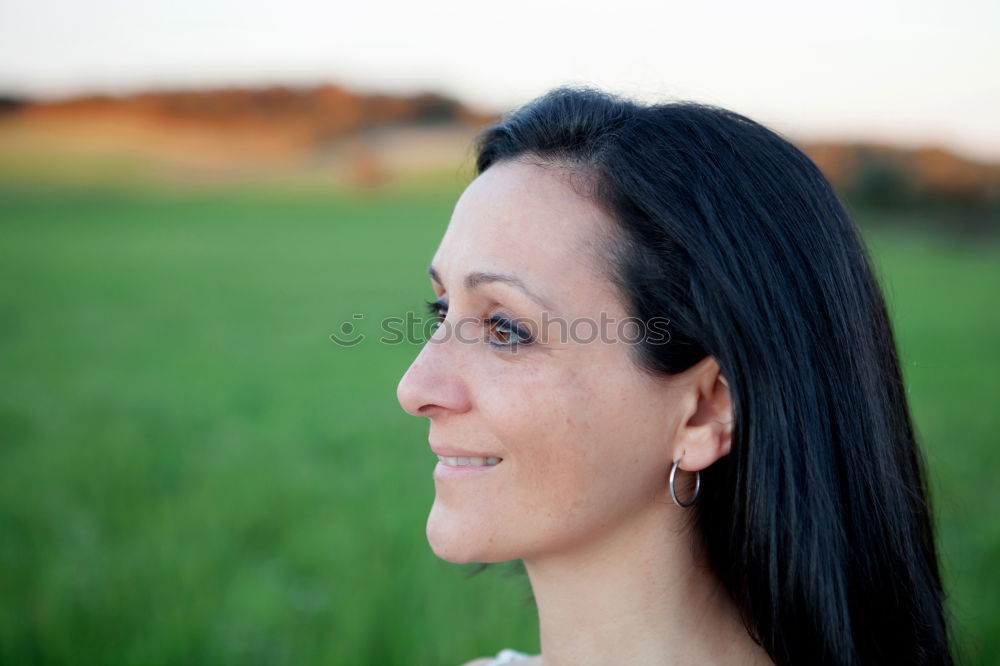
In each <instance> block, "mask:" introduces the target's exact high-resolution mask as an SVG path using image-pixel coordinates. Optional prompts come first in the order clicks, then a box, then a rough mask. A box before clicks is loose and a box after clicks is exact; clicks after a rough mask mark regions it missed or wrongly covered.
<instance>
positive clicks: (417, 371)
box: [396, 335, 470, 417]
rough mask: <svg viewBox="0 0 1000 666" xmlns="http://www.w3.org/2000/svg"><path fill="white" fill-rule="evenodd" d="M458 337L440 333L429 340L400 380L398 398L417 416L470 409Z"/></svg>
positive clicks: (430, 415)
mask: <svg viewBox="0 0 1000 666" xmlns="http://www.w3.org/2000/svg"><path fill="white" fill-rule="evenodd" d="M457 346H458V341H457V340H454V339H445V338H441V337H439V336H438V335H435V336H432V337H431V339H430V340H428V341H427V342H426V343H425V344H424V347H423V349H421V350H420V353H419V354H417V357H416V358H415V359H414V360H413V363H411V364H410V367H409V369H407V371H406V373H405V374H404V375H403V377H402V379H400V380H399V385H398V386H397V387H396V399H397V400H399V404H400V405H401V406H402V408H403V409H404V410H406V411H407V412H408V413H410V414H413V415H414V416H427V417H432V416H435V415H437V414H439V413H444V412H463V411H466V410H468V409H469V406H470V402H469V395H468V391H467V390H466V385H465V382H464V379H463V374H464V373H463V368H464V363H463V362H462V360H461V358H460V356H461V353H460V352H461V350H459V349H457Z"/></svg>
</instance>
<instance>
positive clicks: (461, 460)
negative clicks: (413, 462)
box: [438, 456, 503, 467]
mask: <svg viewBox="0 0 1000 666" xmlns="http://www.w3.org/2000/svg"><path fill="white" fill-rule="evenodd" d="M438 460H440V461H441V462H443V463H444V464H446V465H451V466H453V467H491V466H493V465H496V464H497V463H499V462H500V461H501V460H503V458H497V457H490V458H466V457H464V456H459V457H458V458H448V457H447V456H438Z"/></svg>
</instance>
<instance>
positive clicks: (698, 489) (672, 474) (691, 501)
mask: <svg viewBox="0 0 1000 666" xmlns="http://www.w3.org/2000/svg"><path fill="white" fill-rule="evenodd" d="M682 458H684V456H681V457H680V458H678V459H677V460H675V461H674V466H673V468H671V470H670V496H671V497H672V498H674V504H676V505H677V506H679V507H681V508H682V509H683V508H687V507H689V506H691V505H692V504H694V503H695V501H696V500H697V499H698V494H699V493H700V492H701V471H700V470H699V471H696V472H695V473H694V474H695V476H694V478H695V481H694V495H693V496H692V497H691V499H689V500H688V501H687V502H682V501H680V500H679V499H677V491H676V490H674V477H675V476H676V475H677V465H679V464H680V462H681V459H682Z"/></svg>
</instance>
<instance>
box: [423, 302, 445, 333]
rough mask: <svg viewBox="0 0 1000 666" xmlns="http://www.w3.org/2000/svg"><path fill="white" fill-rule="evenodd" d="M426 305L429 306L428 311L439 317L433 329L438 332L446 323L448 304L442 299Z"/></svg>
mask: <svg viewBox="0 0 1000 666" xmlns="http://www.w3.org/2000/svg"><path fill="white" fill-rule="evenodd" d="M424 303H426V304H427V311H428V312H430V313H431V314H432V315H435V316H437V321H435V322H434V325H433V326H432V327H431V330H433V331H436V330H437V329H438V327H440V326H441V324H443V323H444V318H445V316H446V315H447V314H448V304H447V303H445V302H444V301H442V300H440V299H439V300H436V301H424Z"/></svg>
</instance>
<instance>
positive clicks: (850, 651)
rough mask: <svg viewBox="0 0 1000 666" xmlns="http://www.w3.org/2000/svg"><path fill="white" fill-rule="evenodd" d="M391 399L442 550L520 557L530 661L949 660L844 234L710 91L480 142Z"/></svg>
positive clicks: (587, 111)
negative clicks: (425, 461)
mask: <svg viewBox="0 0 1000 666" xmlns="http://www.w3.org/2000/svg"><path fill="white" fill-rule="evenodd" d="M478 148H479V151H478V159H477V171H478V177H477V178H476V179H475V180H474V181H473V182H472V183H471V184H470V185H469V187H468V188H467V189H466V190H465V192H464V193H463V194H462V196H461V198H460V200H459V201H458V203H457V204H456V206H455V210H454V213H453V216H452V218H451V221H450V223H449V226H448V229H447V231H446V232H445V234H444V237H443V239H442V240H441V243H440V245H439V247H438V249H437V251H436V253H435V255H434V257H433V259H432V261H431V265H430V275H431V281H432V284H433V287H434V291H435V293H436V295H437V300H436V301H434V302H433V303H432V304H431V308H432V311H434V312H435V313H437V314H438V315H440V317H441V319H440V325H439V326H438V328H437V329H436V331H435V333H434V335H433V336H432V337H431V339H430V340H429V341H428V344H426V345H425V346H424V348H423V350H422V351H421V353H420V354H419V356H418V357H417V358H416V360H415V361H414V362H413V364H412V365H411V367H410V368H409V370H408V371H407V373H406V374H405V376H404V377H403V378H402V380H401V381H400V384H399V387H398V398H399V401H400V403H401V404H402V406H403V407H404V408H405V409H406V411H408V412H409V413H411V414H413V415H416V416H425V417H428V418H429V419H430V435H429V441H430V446H431V448H432V449H433V450H434V451H435V452H436V453H437V454H438V455H439V458H440V459H441V462H439V463H438V465H437V467H436V468H435V472H434V478H435V488H436V496H435V500H434V504H433V507H432V508H431V511H430V516H429V517H428V522H427V537H428V540H429V542H430V545H431V547H432V549H433V550H434V552H435V554H437V555H438V556H439V557H441V558H443V559H445V560H448V561H451V562H456V563H461V562H499V561H504V560H512V559H522V560H523V562H524V565H525V569H526V571H527V573H528V576H529V579H530V582H531V586H532V590H533V593H534V597H535V600H536V602H537V606H538V615H539V630H540V638H541V647H542V651H541V655H538V656H535V657H532V658H527V655H523V654H522V653H519V652H516V651H512V650H505V651H504V652H502V653H501V654H498V655H496V657H495V658H483V659H478V660H474V661H471V662H469V664H490V663H501V662H503V663H506V661H507V660H508V659H510V658H512V657H513V658H515V659H517V658H521V659H520V661H519V663H523V664H525V665H526V666H527V665H529V664H544V665H545V666H567V665H570V664H572V665H574V666H586V665H595V666H596V665H602V666H606V665H608V664H630V665H631V664H744V665H746V664H778V665H785V664H796V665H801V664H809V665H816V664H838V665H839V664H843V665H846V664H879V665H883V664H950V663H952V657H951V655H950V652H949V636H948V628H947V621H946V612H945V609H944V594H943V592H942V586H941V581H940V576H939V571H938V560H937V553H936V546H935V540H934V533H933V529H932V521H931V511H930V509H929V506H928V496H927V489H926V485H925V472H924V470H923V463H922V460H921V456H920V452H919V450H918V448H917V443H916V441H915V438H914V432H913V428H912V425H911V417H910V414H909V407H908V405H907V400H906V391H905V387H904V384H903V379H902V376H901V372H900V365H899V361H898V359H897V352H896V344H895V341H894V337H893V332H892V327H891V324H890V321H889V318H888V316H887V314H886V307H885V303H884V301H883V297H882V294H881V292H880V289H879V286H878V283H877V282H876V278H875V276H874V272H873V268H872V263H871V261H870V259H869V257H868V254H867V251H866V249H865V247H864V245H863V241H862V239H861V238H860V236H859V234H858V231H857V229H856V227H855V224H854V223H853V221H852V220H851V219H850V217H849V215H848V214H847V213H846V212H845V210H844V207H843V205H842V204H841V202H840V201H839V200H838V198H837V196H836V195H835V194H834V192H833V191H832V190H831V187H830V185H829V183H828V182H827V181H826V180H825V178H824V177H823V176H822V174H821V173H820V171H819V170H818V169H817V168H816V166H815V165H814V164H813V163H812V162H811V161H810V160H809V159H808V158H807V157H805V156H804V155H803V153H801V152H800V151H799V150H798V149H796V148H795V147H794V146H792V144H790V143H789V142H788V141H786V140H784V139H783V138H781V137H780V136H778V135H777V134H775V133H774V132H772V131H770V130H768V129H766V128H764V127H762V126H761V125H759V124H757V123H755V122H753V121H751V120H749V119H747V118H745V117H743V116H740V115H737V114H735V113H732V112H730V111H726V110H724V109H720V108H716V107H711V106H705V105H698V104H693V103H669V104H661V105H643V104H638V103H635V102H633V101H629V100H625V99H622V98H619V97H616V96H613V95H610V94H606V93H603V92H600V91H595V90H590V89H573V88H560V89H557V90H554V91H552V92H550V93H549V94H547V95H545V96H543V97H541V98H539V99H537V100H535V101H533V102H531V103H529V104H528V105H526V106H524V107H522V108H521V109H519V110H517V111H516V112H514V113H513V114H511V115H509V116H507V117H506V118H504V119H503V120H502V121H501V122H500V123H499V124H498V125H496V126H495V127H492V128H490V129H488V130H487V131H485V132H484V133H483V134H482V135H481V136H480V141H479V145H478Z"/></svg>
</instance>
